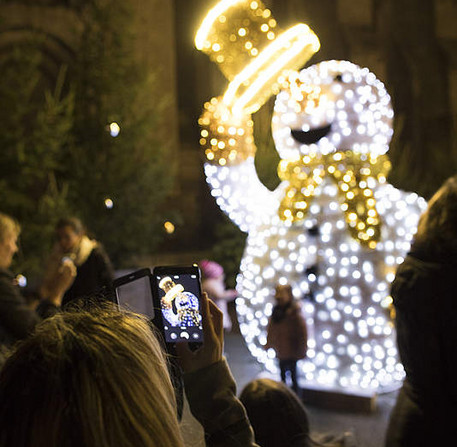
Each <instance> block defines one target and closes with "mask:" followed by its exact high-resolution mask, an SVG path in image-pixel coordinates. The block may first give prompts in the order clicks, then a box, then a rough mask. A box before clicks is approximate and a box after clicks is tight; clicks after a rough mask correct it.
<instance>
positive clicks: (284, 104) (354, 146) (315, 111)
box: [272, 61, 393, 159]
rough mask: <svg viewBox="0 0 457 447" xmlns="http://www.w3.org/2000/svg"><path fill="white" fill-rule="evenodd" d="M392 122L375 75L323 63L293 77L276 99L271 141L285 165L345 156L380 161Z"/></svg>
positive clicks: (344, 64) (388, 103)
mask: <svg viewBox="0 0 457 447" xmlns="http://www.w3.org/2000/svg"><path fill="white" fill-rule="evenodd" d="M392 119H393V110H392V106H391V101H390V97H389V95H388V94H387V91H386V89H385V87H384V84H383V83H382V82H381V81H380V80H378V79H377V78H376V76H375V75H374V74H373V73H371V72H370V71H369V70H368V69H367V68H360V67H359V66H357V65H354V64H352V63H351V62H348V61H325V62H321V63H319V64H316V65H313V66H311V67H309V68H306V69H304V70H302V71H300V72H292V73H291V74H290V76H289V77H288V79H287V81H286V82H285V86H284V89H283V90H281V92H280V93H279V94H278V96H277V97H276V102H275V108H274V114H273V121H272V130H273V138H274V140H275V144H276V148H277V150H278V152H279V155H280V157H281V158H282V159H290V158H297V157H298V156H299V155H300V154H301V155H305V154H309V153H313V152H315V153H323V154H328V153H332V152H335V151H344V150H352V151H354V152H358V153H360V154H372V155H382V154H385V153H386V152H387V150H388V149H389V142H390V140H391V138H392V133H393V131H392Z"/></svg>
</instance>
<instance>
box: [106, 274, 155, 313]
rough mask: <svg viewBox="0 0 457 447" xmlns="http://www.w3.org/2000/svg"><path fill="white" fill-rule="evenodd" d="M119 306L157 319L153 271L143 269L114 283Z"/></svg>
mask: <svg viewBox="0 0 457 447" xmlns="http://www.w3.org/2000/svg"><path fill="white" fill-rule="evenodd" d="M113 285H114V290H115V292H116V301H117V304H118V305H119V306H121V307H123V308H125V309H128V310H130V311H132V312H135V313H139V314H143V315H146V316H147V317H148V318H149V319H150V320H153V321H154V320H155V319H156V312H155V309H154V307H155V306H154V301H153V295H152V289H151V270H150V269H149V268H143V269H141V270H137V271H135V272H132V273H129V274H127V275H124V276H121V277H120V278H117V279H115V280H114V282H113Z"/></svg>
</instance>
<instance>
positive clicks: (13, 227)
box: [0, 213, 21, 242]
mask: <svg viewBox="0 0 457 447" xmlns="http://www.w3.org/2000/svg"><path fill="white" fill-rule="evenodd" d="M20 232H21V227H20V225H19V223H18V222H17V221H16V220H15V219H13V218H12V217H11V216H8V215H7V214H4V213H0V242H3V241H4V239H5V237H7V236H8V235H9V234H15V235H16V236H18V235H19V233H20Z"/></svg>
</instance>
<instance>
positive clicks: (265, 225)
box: [205, 61, 425, 390]
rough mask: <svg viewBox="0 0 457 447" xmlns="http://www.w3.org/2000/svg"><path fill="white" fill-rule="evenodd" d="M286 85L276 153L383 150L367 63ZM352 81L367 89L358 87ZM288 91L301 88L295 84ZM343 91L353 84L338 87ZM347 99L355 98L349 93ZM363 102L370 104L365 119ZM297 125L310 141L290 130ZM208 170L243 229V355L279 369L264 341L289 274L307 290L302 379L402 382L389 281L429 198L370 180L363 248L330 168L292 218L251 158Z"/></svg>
mask: <svg viewBox="0 0 457 447" xmlns="http://www.w3.org/2000/svg"><path fill="white" fill-rule="evenodd" d="M367 79H368V81H367ZM316 80H317V81H318V82H317V83H316ZM334 80H335V81H334ZM364 81H365V84H364ZM294 82H295V87H294V86H293V85H292V83H290V86H292V87H291V88H289V90H288V91H287V92H281V93H280V94H279V95H278V97H277V102H276V106H275V115H274V118H273V135H274V138H275V142H276V146H277V149H278V152H279V154H280V156H281V158H282V159H297V157H302V156H303V155H307V154H311V155H312V154H316V153H322V154H333V153H336V152H337V151H338V150H344V151H348V150H352V149H354V150H355V151H358V152H359V153H361V154H362V157H364V156H365V155H366V154H373V153H375V155H382V154H384V153H385V152H386V151H387V149H388V143H389V141H390V137H391V133H392V131H391V127H390V122H391V119H392V112H391V108H390V98H389V97H388V95H387V93H386V92H385V90H384V87H383V86H382V84H381V83H380V82H379V81H377V80H376V78H375V77H374V75H372V74H371V73H369V72H368V70H366V69H365V70H361V69H360V68H359V67H357V66H355V65H353V64H350V63H348V62H337V61H329V62H324V63H321V64H318V65H317V66H314V67H311V68H309V69H307V70H303V71H302V72H301V73H300V75H299V78H298V77H297V78H296V79H295V81H294ZM316 84H317V88H316ZM367 84H368V85H369V86H370V88H366V85H367ZM297 85H298V87H297ZM334 85H336V86H337V87H336V88H335V87H334ZM360 85H362V87H365V90H363V89H360V90H357V88H358V87H360ZM303 86H305V87H306V88H305V89H303V88H301V87H303ZM294 88H295V89H297V88H298V89H299V90H298V91H295V93H294V91H293V90H294ZM300 88H301V90H300ZM370 89H371V90H370ZM349 90H350V91H352V93H349V94H348V93H346V92H347V91H349ZM303 92H305V96H306V95H309V97H311V98H312V101H313V102H312V104H311V105H310V104H309V102H308V103H306V98H305V99H304V101H302V109H301V110H298V109H297V106H296V98H293V95H298V96H300V95H301V94H303ZM319 95H321V97H320V98H319ZM354 96H356V97H357V98H358V99H359V101H355V102H354V101H352V102H351V101H349V100H350V99H353V98H354ZM341 98H346V99H347V101H346V102H345V101H342V100H341ZM360 98H362V99H361V100H360ZM294 101H295V102H294ZM356 104H358V105H356ZM376 104H378V105H380V106H379V107H378V106H377V105H376ZM349 109H350V110H349ZM363 110H368V111H369V114H368V115H367V116H368V118H367V116H364V115H363ZM341 112H343V113H341ZM370 114H371V115H370ZM361 116H364V118H360V117H361ZM370 119H371V121H370ZM314 129H323V130H319V132H320V136H319V137H318V138H317V139H316V140H315V141H313V142H311V143H310V142H309V141H308V140H307V139H309V134H311V132H309V133H308V131H309V130H311V131H313V130H314ZM347 129H349V131H348V130H347ZM354 129H357V132H356V131H355V130H354ZM297 130H298V134H299V138H304V139H305V140H306V141H307V143H308V144H304V143H303V142H297V141H296V139H295V137H292V134H293V132H292V131H295V133H296V134H297ZM303 135H304V137H303ZM376 151H377V152H376ZM363 154H365V155H363ZM312 169H314V168H312ZM312 169H311V171H312ZM205 173H206V176H207V180H208V183H209V184H210V186H211V189H212V194H213V196H215V197H216V200H217V203H218V204H219V206H220V207H221V208H222V209H223V210H224V211H225V212H226V213H227V214H228V215H229V216H230V218H231V219H232V220H233V221H234V222H235V223H236V224H237V225H238V226H240V228H241V229H242V230H243V231H246V232H247V233H248V238H247V242H246V247H245V251H244V255H243V258H242V261H241V266H240V274H239V276H238V279H237V290H238V292H239V294H240V298H238V299H237V312H238V317H239V322H240V327H241V331H242V333H243V335H244V337H245V339H246V342H247V344H248V347H249V349H250V351H251V353H252V354H253V355H254V356H255V357H256V358H257V359H258V360H259V361H260V362H262V363H264V364H265V365H266V367H267V369H268V370H270V371H276V364H275V362H274V353H273V352H272V351H269V352H267V351H265V350H264V348H263V345H264V344H265V342H266V327H267V324H268V318H269V316H270V315H271V311H272V307H273V301H274V300H273V289H274V286H275V284H277V283H286V282H287V283H289V284H291V285H292V286H293V290H294V294H295V295H296V296H297V297H299V296H300V297H307V299H305V301H304V303H305V305H304V306H303V309H304V312H305V314H306V318H307V322H308V329H309V335H310V337H309V341H308V358H307V360H305V361H303V362H301V364H300V367H299V375H300V377H301V378H302V380H303V381H306V383H308V384H314V385H317V386H322V387H331V388H341V387H342V388H345V389H352V390H362V389H370V390H374V389H379V388H381V387H388V386H390V385H392V384H394V383H396V382H398V381H400V380H401V379H402V378H403V369H402V367H401V365H400V364H399V363H398V356H397V350H396V343H395V336H394V329H393V324H392V322H391V320H390V315H389V309H388V307H389V306H388V305H389V285H390V282H391V281H392V279H393V277H394V274H395V270H396V267H397V265H398V264H399V263H400V262H401V261H402V260H403V257H404V256H405V254H406V253H407V251H408V249H409V246H410V242H411V240H412V237H413V234H414V232H415V229H416V226H417V222H418V218H419V215H420V213H421V212H422V210H423V209H424V207H425V201H424V200H423V199H421V198H420V197H418V196H417V195H416V194H414V193H405V192H402V191H400V190H398V189H396V188H394V187H393V186H392V185H389V184H387V183H379V182H377V181H375V180H374V179H370V182H371V183H370V184H371V187H370V188H371V192H372V197H373V198H374V200H375V201H376V211H377V216H378V217H379V218H380V221H381V225H380V227H379V228H380V236H379V239H378V241H377V243H376V246H375V248H368V247H367V246H366V245H364V244H361V243H360V241H359V240H357V239H354V238H353V237H352V236H351V234H350V232H349V231H348V223H347V222H348V220H347V216H345V213H344V197H342V196H341V190H339V189H338V188H337V186H336V183H335V181H334V179H332V178H330V177H329V176H325V175H324V176H323V177H322V179H321V180H322V181H321V182H320V183H319V184H318V185H317V186H316V188H315V189H314V190H313V194H312V196H311V197H309V200H308V207H307V209H306V213H305V215H304V217H303V218H302V219H299V220H298V221H288V220H282V219H281V218H280V217H279V216H280V207H281V200H282V198H283V197H284V195H285V194H286V193H287V187H288V182H287V181H283V182H282V183H281V185H280V186H279V187H278V188H277V189H276V190H275V191H269V190H268V189H267V188H266V187H265V186H264V185H263V184H262V183H261V182H260V181H259V179H258V177H257V174H256V170H255V166H254V160H253V158H252V157H250V158H248V159H247V160H245V161H244V162H242V163H240V164H238V165H235V166H223V167H221V166H215V165H211V164H206V165H205Z"/></svg>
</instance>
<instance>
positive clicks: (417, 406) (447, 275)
mask: <svg viewBox="0 0 457 447" xmlns="http://www.w3.org/2000/svg"><path fill="white" fill-rule="evenodd" d="M456 286H457V257H455V259H440V260H439V262H435V261H434V260H431V259H427V257H426V256H425V255H421V254H418V253H415V254H409V255H408V256H407V257H406V259H405V261H404V263H403V264H402V265H400V267H399V268H398V271H397V274H396V277H395V280H394V282H393V284H392V290H391V292H392V298H393V303H394V306H395V311H396V327H397V343H398V349H399V353H400V358H401V361H402V363H403V366H404V368H405V372H406V379H405V382H404V385H403V387H402V389H401V391H400V394H399V396H398V400H397V403H396V406H395V408H394V410H393V412H392V415H391V418H390V424H389V428H388V432H387V437H386V446H388V447H395V446H402V447H408V446H414V447H418V446H421V445H427V446H431V445H444V444H443V442H451V444H449V445H452V441H453V438H454V436H452V435H451V431H454V430H451V426H450V425H449V422H448V421H449V418H451V420H454V418H455V417H456V416H457V287H456Z"/></svg>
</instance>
